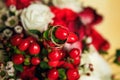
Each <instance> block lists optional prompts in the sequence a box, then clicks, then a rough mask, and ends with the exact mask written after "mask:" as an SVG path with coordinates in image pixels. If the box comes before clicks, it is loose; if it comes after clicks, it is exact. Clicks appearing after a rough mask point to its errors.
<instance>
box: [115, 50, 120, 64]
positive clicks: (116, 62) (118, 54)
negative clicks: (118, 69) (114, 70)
mask: <svg viewBox="0 0 120 80" xmlns="http://www.w3.org/2000/svg"><path fill="white" fill-rule="evenodd" d="M119 58H120V49H118V50H116V58H115V60H114V63H115V64H118V65H120V61H119Z"/></svg>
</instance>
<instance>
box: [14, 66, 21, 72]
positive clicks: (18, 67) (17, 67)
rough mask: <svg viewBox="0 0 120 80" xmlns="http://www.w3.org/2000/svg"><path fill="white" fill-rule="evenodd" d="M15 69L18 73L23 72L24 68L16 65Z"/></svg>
mask: <svg viewBox="0 0 120 80" xmlns="http://www.w3.org/2000/svg"><path fill="white" fill-rule="evenodd" d="M14 68H15V69H16V70H17V71H20V72H22V71H23V66H22V65H14Z"/></svg>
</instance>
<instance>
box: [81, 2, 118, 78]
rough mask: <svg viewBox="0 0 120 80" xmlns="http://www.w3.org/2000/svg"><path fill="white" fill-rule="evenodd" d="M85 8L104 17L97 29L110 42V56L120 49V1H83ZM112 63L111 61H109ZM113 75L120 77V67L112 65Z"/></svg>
mask: <svg viewBox="0 0 120 80" xmlns="http://www.w3.org/2000/svg"><path fill="white" fill-rule="evenodd" d="M82 2H83V5H84V6H92V7H93V8H95V9H97V11H98V12H99V13H100V14H102V15H103V16H104V21H103V22H102V23H101V24H99V25H97V27H96V29H97V30H98V31H99V32H100V33H101V34H102V35H103V36H104V37H105V38H106V39H108V40H109V42H110V44H111V48H110V50H109V56H107V58H108V57H110V56H111V55H113V54H114V53H115V50H116V49H120V0H82ZM109 63H110V61H109ZM110 65H111V68H112V69H113V73H115V74H118V73H119V74H118V75H117V77H120V66H119V67H118V66H117V65H115V64H111V63H110Z"/></svg>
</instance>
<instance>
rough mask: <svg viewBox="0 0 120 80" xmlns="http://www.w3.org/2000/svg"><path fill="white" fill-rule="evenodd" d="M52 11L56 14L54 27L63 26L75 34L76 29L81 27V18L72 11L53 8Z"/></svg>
mask: <svg viewBox="0 0 120 80" xmlns="http://www.w3.org/2000/svg"><path fill="white" fill-rule="evenodd" d="M51 11H52V12H53V13H54V14H55V17H54V19H53V20H54V23H53V25H62V26H65V27H68V28H69V30H70V31H73V32H74V31H75V28H76V27H77V26H79V21H80V20H79V16H78V14H77V13H75V12H73V11H72V10H70V9H66V8H64V9H59V8H56V7H51Z"/></svg>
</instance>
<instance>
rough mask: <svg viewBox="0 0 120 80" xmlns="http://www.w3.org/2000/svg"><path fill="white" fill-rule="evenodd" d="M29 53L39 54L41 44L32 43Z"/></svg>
mask: <svg viewBox="0 0 120 80" xmlns="http://www.w3.org/2000/svg"><path fill="white" fill-rule="evenodd" d="M29 53H30V54H31V55H37V54H39V53H40V46H39V44H38V43H35V42H34V43H31V44H30V47H29Z"/></svg>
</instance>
